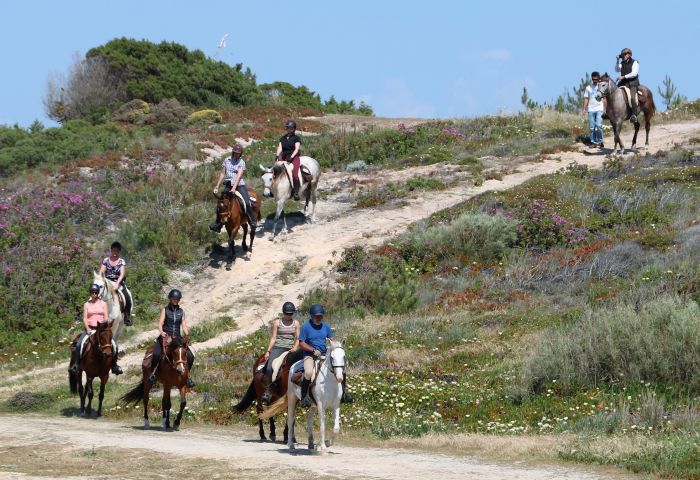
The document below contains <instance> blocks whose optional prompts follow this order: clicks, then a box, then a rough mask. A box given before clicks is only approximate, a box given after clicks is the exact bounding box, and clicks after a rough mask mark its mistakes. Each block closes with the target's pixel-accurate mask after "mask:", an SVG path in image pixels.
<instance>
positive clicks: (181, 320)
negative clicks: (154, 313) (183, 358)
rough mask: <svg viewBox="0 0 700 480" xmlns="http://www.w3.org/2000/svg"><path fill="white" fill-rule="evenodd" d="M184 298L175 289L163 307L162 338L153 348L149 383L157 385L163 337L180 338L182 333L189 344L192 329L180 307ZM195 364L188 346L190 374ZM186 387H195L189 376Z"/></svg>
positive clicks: (161, 319)
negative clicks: (188, 325)
mask: <svg viewBox="0 0 700 480" xmlns="http://www.w3.org/2000/svg"><path fill="white" fill-rule="evenodd" d="M181 298H182V292H181V291H180V290H178V289H177V288H173V289H172V290H170V293H168V300H169V301H168V305H166V306H165V307H163V309H162V310H161V311H160V319H159V320H158V331H159V332H160V336H159V337H158V338H156V341H155V344H154V348H153V358H152V359H151V365H152V366H153V372H152V373H151V375H150V376H149V377H148V381H149V382H151V383H152V384H153V383H156V380H157V379H158V366H159V365H160V357H161V355H162V353H163V337H165V336H166V335H169V336H171V337H180V336H182V335H181V332H184V334H185V340H187V341H188V343H189V336H190V329H189V328H187V322H186V321H185V311H184V310H183V309H182V308H181V307H180V299H181ZM193 363H194V354H193V353H192V351H191V350H190V347H189V345H188V346H187V366H188V368H189V372H190V374H191V373H192V364H193ZM185 385H186V386H188V387H190V388H192V387H194V381H193V380H192V378H191V377H190V376H189V375H188V376H187V382H186V383H185Z"/></svg>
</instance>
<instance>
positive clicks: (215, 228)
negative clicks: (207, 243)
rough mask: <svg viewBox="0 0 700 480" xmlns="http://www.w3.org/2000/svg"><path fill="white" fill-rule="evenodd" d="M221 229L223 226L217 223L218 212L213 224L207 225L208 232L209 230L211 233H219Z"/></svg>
mask: <svg viewBox="0 0 700 480" xmlns="http://www.w3.org/2000/svg"><path fill="white" fill-rule="evenodd" d="M221 227H223V225H222V224H221V222H219V212H216V220H215V221H214V223H212V224H211V225H209V230H211V231H212V232H216V233H220V232H221Z"/></svg>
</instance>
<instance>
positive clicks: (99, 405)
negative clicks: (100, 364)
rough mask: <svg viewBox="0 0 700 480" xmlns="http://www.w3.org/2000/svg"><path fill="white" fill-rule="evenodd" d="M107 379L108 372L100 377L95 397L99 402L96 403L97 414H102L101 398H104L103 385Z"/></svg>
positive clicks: (99, 415) (104, 385)
mask: <svg viewBox="0 0 700 480" xmlns="http://www.w3.org/2000/svg"><path fill="white" fill-rule="evenodd" d="M108 380H109V374H108V373H107V374H105V375H103V376H101V377H100V394H99V396H98V397H97V399H98V401H99V403H98V405H97V416H98V417H101V416H102V400H104V398H105V387H106V386H107V381H108Z"/></svg>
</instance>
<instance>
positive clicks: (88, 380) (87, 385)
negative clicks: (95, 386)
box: [85, 377, 94, 417]
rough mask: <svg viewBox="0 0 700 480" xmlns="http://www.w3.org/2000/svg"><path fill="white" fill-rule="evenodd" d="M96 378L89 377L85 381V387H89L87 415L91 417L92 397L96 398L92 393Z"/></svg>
mask: <svg viewBox="0 0 700 480" xmlns="http://www.w3.org/2000/svg"><path fill="white" fill-rule="evenodd" d="M93 379H94V378H92V377H87V380H86V381H85V386H86V387H87V388H86V390H87V398H88V401H87V406H86V407H85V414H86V415H87V416H88V417H89V416H90V415H92V397H93V396H94V392H93V391H92V381H93Z"/></svg>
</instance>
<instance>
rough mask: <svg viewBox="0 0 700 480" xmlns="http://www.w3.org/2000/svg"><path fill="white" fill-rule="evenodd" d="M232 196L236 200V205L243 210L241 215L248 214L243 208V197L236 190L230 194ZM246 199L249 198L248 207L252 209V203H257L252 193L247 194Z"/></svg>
mask: <svg viewBox="0 0 700 480" xmlns="http://www.w3.org/2000/svg"><path fill="white" fill-rule="evenodd" d="M230 193H231V194H232V195H233V196H235V197H236V199H237V200H238V204H239V205H240V206H241V210H243V214H244V215H245V214H247V213H248V212H247V211H246V206H245V200H243V195H241V193H240V192H239V191H238V190H236V191H235V192H230ZM248 198H250V206H251V207H252V206H253V204H254V203H257V201H258V198H257V197H256V196H255V194H253V193H249V194H248Z"/></svg>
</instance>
